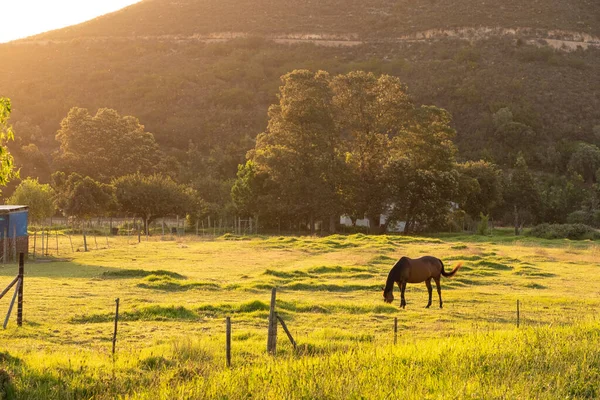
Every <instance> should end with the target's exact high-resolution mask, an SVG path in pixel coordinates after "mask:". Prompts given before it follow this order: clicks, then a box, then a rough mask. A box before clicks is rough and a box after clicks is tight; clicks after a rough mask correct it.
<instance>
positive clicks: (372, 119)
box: [331, 71, 413, 230]
mask: <svg viewBox="0 0 600 400" xmlns="http://www.w3.org/2000/svg"><path fill="white" fill-rule="evenodd" d="M331 87H332V90H333V106H334V112H335V122H336V129H338V130H339V131H340V135H341V137H342V138H343V139H344V141H343V144H342V149H343V151H344V152H345V154H346V157H345V161H346V167H347V169H346V172H347V175H346V179H345V180H344V190H343V195H344V196H343V200H344V211H345V212H346V213H347V214H348V215H350V216H351V217H352V218H353V219H355V218H364V217H365V216H366V217H367V218H369V221H370V226H371V229H372V230H377V229H378V228H379V216H380V215H381V214H383V213H384V212H385V211H386V208H387V196H388V193H387V192H388V191H387V189H388V185H387V181H386V168H387V167H388V165H389V163H390V161H391V140H392V138H393V137H394V136H395V135H396V134H397V133H398V131H399V130H400V129H401V128H402V126H403V125H404V124H406V122H407V120H408V117H409V116H410V112H411V111H412V108H413V106H412V103H411V102H410V100H409V98H408V95H407V93H406V88H405V86H404V85H403V84H402V83H401V82H400V80H399V79H398V78H395V77H391V76H389V75H382V76H380V77H376V76H375V75H374V74H372V73H366V72H362V71H355V72H350V73H348V74H345V75H338V76H336V77H335V78H333V79H332V82H331Z"/></svg>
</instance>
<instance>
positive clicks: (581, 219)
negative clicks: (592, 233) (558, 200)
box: [567, 210, 600, 228]
mask: <svg viewBox="0 0 600 400" xmlns="http://www.w3.org/2000/svg"><path fill="white" fill-rule="evenodd" d="M567 222H568V223H569V224H586V225H590V226H592V227H594V228H600V210H593V211H583V210H579V211H575V212H572V213H571V214H569V215H567Z"/></svg>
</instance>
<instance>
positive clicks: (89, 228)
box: [0, 218, 257, 258]
mask: <svg viewBox="0 0 600 400" xmlns="http://www.w3.org/2000/svg"><path fill="white" fill-rule="evenodd" d="M47 222H48V223H50V222H52V225H46V226H44V225H42V226H31V227H30V230H29V242H28V251H27V246H25V248H24V249H20V250H19V251H23V252H27V253H28V254H29V255H30V256H31V257H33V258H36V257H46V256H52V257H58V256H61V255H63V256H64V255H68V254H70V253H74V252H78V251H88V250H100V249H106V248H110V247H111V242H112V241H113V238H127V242H128V243H132V242H141V241H142V240H144V241H153V240H159V241H163V240H177V239H180V238H183V237H185V238H186V239H193V238H197V239H202V238H207V239H210V238H214V237H218V236H222V235H224V234H227V233H230V234H238V235H245V234H255V233H256V231H257V229H256V228H257V225H256V223H255V221H254V220H252V219H247V220H244V219H241V218H237V219H236V220H235V221H234V220H219V221H214V220H211V219H210V218H207V219H206V220H204V221H198V223H196V224H194V225H193V226H190V225H189V224H188V223H187V222H186V221H185V220H184V219H179V220H178V219H174V218H173V219H167V218H165V219H159V220H158V221H155V222H154V223H152V224H150V229H149V230H148V232H147V233H144V229H143V224H142V222H141V220H140V219H139V218H137V219H135V218H128V219H127V218H112V219H103V218H100V219H97V220H93V221H86V222H85V223H78V224H73V223H72V221H69V220H68V219H66V218H52V220H50V219H48V221H47ZM226 223H227V224H228V225H226ZM67 224H70V225H67ZM6 243H8V241H7V242H6ZM11 243H12V242H11ZM8 246H9V247H8V251H7V252H6V254H11V252H12V251H13V247H14V246H13V245H11V244H10V243H8ZM11 246H12V247H11ZM0 258H1V257H0Z"/></svg>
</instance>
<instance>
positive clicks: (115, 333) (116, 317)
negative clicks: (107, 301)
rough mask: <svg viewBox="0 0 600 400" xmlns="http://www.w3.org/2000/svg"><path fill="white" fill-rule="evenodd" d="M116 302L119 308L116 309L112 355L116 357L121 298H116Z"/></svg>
mask: <svg viewBox="0 0 600 400" xmlns="http://www.w3.org/2000/svg"><path fill="white" fill-rule="evenodd" d="M115 303H116V304H117V309H116V310H115V329H114V332H113V340H112V355H113V358H114V357H115V346H116V344H117V325H118V323H119V299H118V298H117V299H115Z"/></svg>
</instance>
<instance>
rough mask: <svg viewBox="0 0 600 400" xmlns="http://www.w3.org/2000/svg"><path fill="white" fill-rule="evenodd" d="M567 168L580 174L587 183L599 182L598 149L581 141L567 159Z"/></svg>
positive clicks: (599, 159)
mask: <svg viewBox="0 0 600 400" xmlns="http://www.w3.org/2000/svg"><path fill="white" fill-rule="evenodd" d="M569 170H571V171H573V172H576V173H577V174H579V175H581V177H582V178H583V180H584V181H585V182H586V183H588V184H593V183H596V182H600V149H599V148H598V147H597V146H595V145H593V144H589V143H584V142H581V143H579V144H578V145H577V147H576V149H575V152H574V153H573V154H572V155H571V159H570V160H569Z"/></svg>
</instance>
